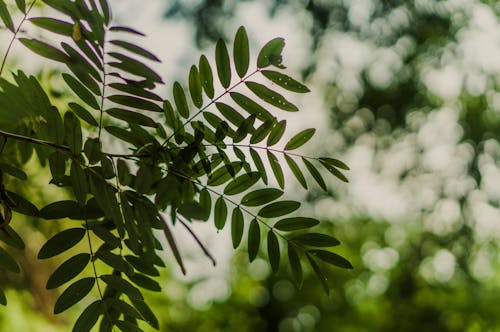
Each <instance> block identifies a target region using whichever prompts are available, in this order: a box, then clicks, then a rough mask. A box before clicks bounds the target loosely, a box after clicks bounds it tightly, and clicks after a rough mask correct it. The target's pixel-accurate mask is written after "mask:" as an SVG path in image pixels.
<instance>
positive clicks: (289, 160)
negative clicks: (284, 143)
mask: <svg viewBox="0 0 500 332" xmlns="http://www.w3.org/2000/svg"><path fill="white" fill-rule="evenodd" d="M285 160H286V163H287V164H288V167H290V170H291V171H292V173H293V175H295V178H296V179H297V181H299V183H300V184H301V185H302V187H304V189H306V190H307V182H306V179H305V177H304V174H302V171H301V170H300V168H299V165H297V163H296V162H295V161H294V160H293V159H292V157H290V156H288V155H287V154H285Z"/></svg>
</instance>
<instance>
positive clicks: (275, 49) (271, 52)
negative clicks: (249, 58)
mask: <svg viewBox="0 0 500 332" xmlns="http://www.w3.org/2000/svg"><path fill="white" fill-rule="evenodd" d="M284 47H285V40H284V39H283V38H274V39H273V40H271V41H269V42H268V43H267V44H266V45H264V47H262V49H261V50H260V52H259V55H258V57H257V67H258V68H265V67H268V66H270V65H273V66H275V67H278V68H285V67H284V66H283V65H282V64H281V62H282V61H283V57H282V56H281V53H282V52H283V48H284Z"/></svg>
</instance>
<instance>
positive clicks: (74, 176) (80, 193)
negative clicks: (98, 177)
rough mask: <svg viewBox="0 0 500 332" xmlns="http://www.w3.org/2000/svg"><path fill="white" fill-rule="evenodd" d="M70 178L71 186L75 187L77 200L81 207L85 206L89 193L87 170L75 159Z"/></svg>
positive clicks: (72, 163) (74, 191)
mask: <svg viewBox="0 0 500 332" xmlns="http://www.w3.org/2000/svg"><path fill="white" fill-rule="evenodd" d="M70 179H71V187H72V189H73V193H74V194H75V197H76V201H77V202H78V204H79V205H80V206H81V207H83V206H85V201H86V200H87V193H88V191H89V189H88V188H89V186H88V182H87V176H86V175H85V172H84V171H83V169H82V167H81V166H80V164H79V163H78V162H77V161H75V160H73V161H72V162H71V170H70Z"/></svg>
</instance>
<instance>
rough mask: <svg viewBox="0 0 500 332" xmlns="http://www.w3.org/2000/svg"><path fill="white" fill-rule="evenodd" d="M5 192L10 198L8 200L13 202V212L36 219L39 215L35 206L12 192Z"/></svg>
mask: <svg viewBox="0 0 500 332" xmlns="http://www.w3.org/2000/svg"><path fill="white" fill-rule="evenodd" d="M5 192H6V193H7V195H8V196H9V197H10V199H11V200H13V201H14V203H15V206H14V208H13V209H12V210H13V211H16V212H18V213H20V214H24V215H26V216H31V217H38V213H39V211H38V208H37V207H36V206H35V205H33V204H32V203H31V202H30V201H28V200H27V199H26V198H24V197H22V196H20V195H18V194H16V193H14V192H12V191H8V190H6V191H5Z"/></svg>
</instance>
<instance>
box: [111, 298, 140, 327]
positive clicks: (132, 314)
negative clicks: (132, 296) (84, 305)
mask: <svg viewBox="0 0 500 332" xmlns="http://www.w3.org/2000/svg"><path fill="white" fill-rule="evenodd" d="M106 302H107V304H108V305H109V306H110V307H111V308H113V309H115V310H116V311H118V312H120V313H122V314H123V315H124V316H128V317H129V318H134V319H141V314H140V313H139V312H138V311H137V309H135V308H134V307H132V306H131V305H130V304H128V303H126V302H125V301H122V300H120V299H116V298H109V299H107V301H106ZM141 331H142V330H141Z"/></svg>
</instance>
